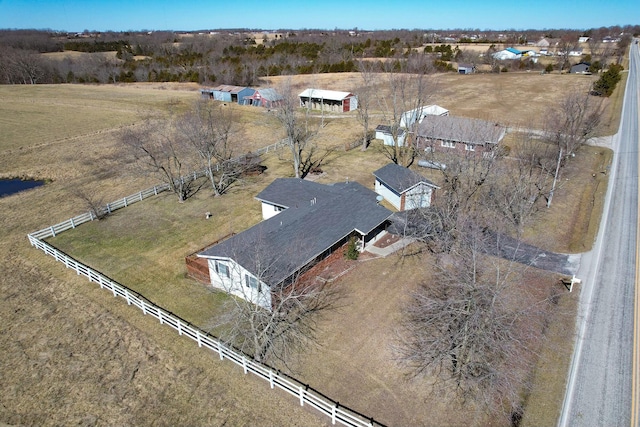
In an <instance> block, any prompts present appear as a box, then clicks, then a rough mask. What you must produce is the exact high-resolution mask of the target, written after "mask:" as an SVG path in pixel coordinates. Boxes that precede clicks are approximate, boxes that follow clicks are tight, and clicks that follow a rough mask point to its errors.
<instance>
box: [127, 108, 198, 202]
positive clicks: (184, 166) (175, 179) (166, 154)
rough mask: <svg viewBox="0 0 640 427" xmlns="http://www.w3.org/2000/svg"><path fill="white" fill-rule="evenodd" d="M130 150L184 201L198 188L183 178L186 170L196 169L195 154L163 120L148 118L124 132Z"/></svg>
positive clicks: (130, 153)
mask: <svg viewBox="0 0 640 427" xmlns="http://www.w3.org/2000/svg"><path fill="white" fill-rule="evenodd" d="M121 140H122V142H123V145H124V149H125V150H127V154H129V155H133V156H134V158H135V159H136V161H139V162H140V163H141V164H142V165H143V166H144V167H145V168H146V169H147V170H148V171H150V172H152V173H156V174H158V175H159V177H160V179H162V181H163V182H165V183H166V184H168V185H169V189H170V190H171V192H173V193H175V194H176V195H177V196H178V200H179V201H180V202H183V201H185V200H186V199H187V198H188V197H189V196H191V195H192V194H193V193H194V191H195V190H196V184H195V182H194V181H192V180H190V179H184V178H183V174H185V173H188V172H191V171H193V170H194V169H195V168H194V167H193V165H194V164H195V162H194V160H193V157H194V156H193V155H192V153H191V151H190V149H189V147H188V146H187V143H186V141H185V140H184V138H183V137H182V136H181V135H180V134H179V133H177V132H176V131H175V128H173V129H172V128H171V126H167V124H166V123H164V122H160V121H151V120H147V121H146V122H145V123H143V124H142V125H140V126H138V127H136V128H129V129H127V130H125V131H124V132H123V133H122V135H121Z"/></svg>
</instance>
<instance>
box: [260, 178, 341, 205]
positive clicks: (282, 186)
mask: <svg viewBox="0 0 640 427" xmlns="http://www.w3.org/2000/svg"><path fill="white" fill-rule="evenodd" d="M335 194H336V189H335V188H334V187H333V186H330V185H324V184H318V183H316V182H313V181H306V180H304V179H299V178H277V179H276V180H275V181H273V182H272V183H271V184H269V185H268V186H267V188H265V189H264V190H262V191H261V192H260V193H258V195H257V196H256V199H258V200H260V201H261V202H268V203H271V204H273V205H278V206H282V207H285V208H290V207H294V206H296V205H299V206H302V205H308V204H309V203H310V202H311V200H312V199H313V198H314V197H315V198H316V202H317V201H318V199H324V198H328V197H334V196H335Z"/></svg>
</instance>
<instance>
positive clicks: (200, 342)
mask: <svg viewBox="0 0 640 427" xmlns="http://www.w3.org/2000/svg"><path fill="white" fill-rule="evenodd" d="M196 341H197V342H198V347H202V336H201V335H200V331H199V330H198V329H196Z"/></svg>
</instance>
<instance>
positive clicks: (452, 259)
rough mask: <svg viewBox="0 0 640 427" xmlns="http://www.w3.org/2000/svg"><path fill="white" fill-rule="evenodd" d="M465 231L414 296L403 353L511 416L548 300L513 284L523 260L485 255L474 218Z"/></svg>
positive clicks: (408, 361)
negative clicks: (506, 259)
mask: <svg viewBox="0 0 640 427" xmlns="http://www.w3.org/2000/svg"><path fill="white" fill-rule="evenodd" d="M467 231H468V232H467V233H466V234H465V238H464V239H460V240H459V241H458V242H457V244H456V245H455V247H454V249H453V250H452V251H450V252H449V253H447V254H441V255H440V256H438V258H437V262H436V263H435V266H434V274H433V277H432V278H431V280H430V281H429V282H425V283H423V284H422V285H421V286H420V287H419V289H418V290H417V291H416V292H415V293H414V294H413V295H412V298H411V301H410V302H409V303H408V305H407V306H406V311H405V317H404V320H403V321H402V328H401V331H400V333H399V342H398V347H397V350H398V355H399V359H400V360H401V361H402V362H403V363H404V364H405V365H406V366H407V367H408V368H409V369H410V371H411V372H412V373H413V375H416V376H421V377H426V378H431V379H432V380H433V382H434V385H435V386H436V387H437V388H438V387H441V388H443V389H447V390H453V391H454V392H455V393H456V394H458V395H459V396H460V397H461V398H462V399H471V400H472V401H474V402H475V403H476V404H478V405H479V406H481V407H482V408H483V409H485V410H486V411H487V412H491V413H496V414H502V415H505V416H507V417H510V416H512V414H514V413H519V412H520V411H521V403H522V402H521V396H522V393H524V392H525V391H526V390H527V386H528V384H527V380H528V371H529V369H530V366H531V364H532V363H533V362H532V361H533V360H534V355H535V353H536V351H537V349H538V348H539V344H540V342H541V340H542V336H543V330H544V329H543V326H542V322H543V319H544V315H543V314H544V312H545V309H546V307H547V305H548V304H547V299H546V298H545V297H542V298H541V297H534V296H533V295H532V294H529V293H528V292H527V289H526V288H524V287H519V286H515V285H516V284H517V283H518V278H519V277H521V273H522V266H521V265H516V264H515V263H513V262H509V261H505V260H498V259H495V258H492V257H489V256H487V255H483V253H484V252H485V251H486V248H484V247H483V245H486V244H487V242H485V241H484V233H483V231H482V229H481V228H480V227H478V225H477V224H476V223H474V222H469V223H467ZM489 244H492V243H489Z"/></svg>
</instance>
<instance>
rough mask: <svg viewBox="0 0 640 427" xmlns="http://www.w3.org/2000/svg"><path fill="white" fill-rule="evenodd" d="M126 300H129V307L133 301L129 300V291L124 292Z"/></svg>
mask: <svg viewBox="0 0 640 427" xmlns="http://www.w3.org/2000/svg"><path fill="white" fill-rule="evenodd" d="M124 299H126V300H127V305H131V300H130V299H129V289H125V290H124Z"/></svg>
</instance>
